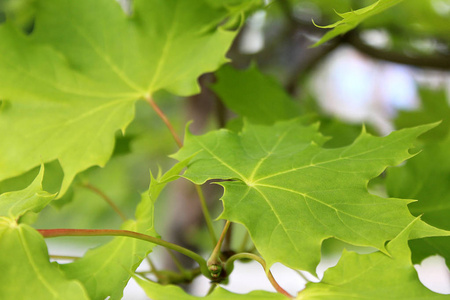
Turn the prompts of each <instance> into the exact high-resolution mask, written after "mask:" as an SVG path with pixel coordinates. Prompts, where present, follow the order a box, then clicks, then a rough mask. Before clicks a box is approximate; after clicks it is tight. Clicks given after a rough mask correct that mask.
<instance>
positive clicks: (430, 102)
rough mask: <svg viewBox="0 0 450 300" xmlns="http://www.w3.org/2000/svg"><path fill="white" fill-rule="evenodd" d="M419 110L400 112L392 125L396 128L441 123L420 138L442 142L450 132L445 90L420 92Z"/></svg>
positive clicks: (448, 108) (423, 90)
mask: <svg viewBox="0 0 450 300" xmlns="http://www.w3.org/2000/svg"><path fill="white" fill-rule="evenodd" d="M420 100H421V109H419V110H412V111H400V113H399V115H398V117H397V118H396V119H395V121H394V123H395V126H396V127H397V128H404V127H412V126H417V125H420V124H427V123H432V122H437V121H441V122H442V123H441V124H440V125H439V126H437V127H436V128H434V129H432V130H430V132H427V133H425V134H424V135H423V136H421V139H423V140H426V141H438V140H443V139H445V138H446V136H447V135H448V134H449V132H450V107H449V104H448V101H447V93H446V91H445V90H443V89H442V90H427V89H422V90H420Z"/></svg>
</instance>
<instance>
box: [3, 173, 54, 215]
mask: <svg viewBox="0 0 450 300" xmlns="http://www.w3.org/2000/svg"><path fill="white" fill-rule="evenodd" d="M43 177H44V166H42V167H41V171H40V172H39V174H38V175H37V176H36V178H35V179H34V181H33V182H32V183H31V184H30V185H29V186H28V187H27V188H25V189H23V190H21V191H14V192H8V193H4V194H1V195H0V216H7V217H10V218H14V219H16V218H18V217H20V216H22V215H24V214H25V213H26V212H29V211H33V212H39V211H41V210H42V209H43V208H44V207H45V206H47V204H49V203H50V202H51V201H52V200H53V199H54V198H55V196H56V195H54V194H53V195H52V194H50V193H48V192H46V191H44V190H42V179H43Z"/></svg>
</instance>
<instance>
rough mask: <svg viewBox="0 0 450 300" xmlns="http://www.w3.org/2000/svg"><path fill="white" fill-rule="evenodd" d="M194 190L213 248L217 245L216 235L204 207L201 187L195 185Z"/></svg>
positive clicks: (205, 206) (209, 216)
mask: <svg viewBox="0 0 450 300" xmlns="http://www.w3.org/2000/svg"><path fill="white" fill-rule="evenodd" d="M195 189H196V190H197V194H198V198H199V199H200V203H201V207H202V212H203V216H204V217H205V222H206V227H208V232H209V235H210V237H211V241H212V244H213V247H214V246H215V245H216V244H217V238H216V233H215V232H214V226H213V223H212V219H211V215H210V214H209V210H208V206H207V205H206V201H205V196H204V195H203V191H202V188H201V186H199V185H198V184H196V185H195Z"/></svg>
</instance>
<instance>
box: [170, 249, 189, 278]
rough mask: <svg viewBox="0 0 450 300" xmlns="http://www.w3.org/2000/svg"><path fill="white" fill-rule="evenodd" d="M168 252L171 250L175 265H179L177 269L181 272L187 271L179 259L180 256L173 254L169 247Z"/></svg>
mask: <svg viewBox="0 0 450 300" xmlns="http://www.w3.org/2000/svg"><path fill="white" fill-rule="evenodd" d="M166 250H167V252H169V255H170V257H171V258H172V260H173V263H174V264H175V266H176V267H177V269H178V270H179V271H180V272H181V273H185V272H186V269H185V268H184V267H183V265H182V264H181V262H180V261H179V260H178V258H177V257H176V256H175V254H173V252H172V251H171V250H170V249H167V248H166Z"/></svg>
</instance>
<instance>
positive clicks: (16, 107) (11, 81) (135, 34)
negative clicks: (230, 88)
mask: <svg viewBox="0 0 450 300" xmlns="http://www.w3.org/2000/svg"><path fill="white" fill-rule="evenodd" d="M250 2H251V1H249V3H250ZM253 2H255V1H253ZM220 3H221V2H218V3H215V4H214V5H212V4H211V3H210V1H207V0H201V1H194V2H191V1H183V0H167V1H155V0H152V1H150V0H136V1H134V9H133V14H132V15H131V16H127V15H126V14H125V13H124V12H123V11H122V10H121V8H120V6H119V4H118V3H116V1H111V0H98V1H91V0H80V1H69V0H64V1H62V0H61V1H52V0H40V1H38V2H37V13H36V24H35V29H34V31H33V32H32V34H31V35H29V36H26V35H25V34H23V33H22V32H20V31H19V30H18V29H16V28H14V27H13V25H12V24H10V23H8V22H7V23H6V24H2V25H1V26H0V39H1V41H2V42H1V44H0V53H1V55H0V81H1V82H2V84H1V85H0V99H1V100H4V101H3V102H2V106H1V109H0V140H1V141H2V145H1V147H0V180H4V179H6V178H10V177H14V176H17V175H20V174H22V173H24V172H25V171H27V170H30V169H31V168H33V167H35V166H37V165H39V164H41V163H46V162H49V161H52V160H58V161H59V162H60V164H61V166H62V169H63V170H64V180H63V182H62V186H61V191H60V196H61V195H62V194H64V192H65V191H66V190H67V188H68V186H69V185H70V183H71V182H72V180H73V178H74V176H75V175H76V174H77V173H78V172H80V171H83V170H85V169H87V168H89V167H91V166H94V165H99V166H103V165H105V163H106V162H107V160H108V159H109V157H110V156H111V153H112V151H113V146H114V134H115V132H116V131H118V130H122V132H124V130H125V128H126V127H127V125H128V124H129V123H130V122H131V121H132V119H133V117H134V104H135V102H136V101H137V100H138V99H142V98H144V97H150V96H151V95H152V94H153V93H154V92H156V91H158V90H161V89H164V90H167V91H170V92H172V93H175V94H178V95H191V94H195V93H196V92H198V91H199V87H198V84H197V82H196V79H197V77H198V76H199V75H201V74H202V73H205V72H208V71H213V70H215V69H216V68H218V67H219V66H220V65H221V64H222V63H224V62H225V61H226V59H225V56H224V55H225V52H226V51H227V49H228V47H229V46H230V44H231V42H232V40H233V38H234V36H235V35H236V32H231V31H226V30H224V29H222V28H221V27H220V26H219V25H220V24H222V22H223V20H224V19H225V18H227V17H231V12H230V10H228V9H226V8H225V7H224V6H223V5H220ZM241 6H242V8H244V7H246V6H244V5H241ZM239 12H240V11H239V10H233V13H234V14H239Z"/></svg>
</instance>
